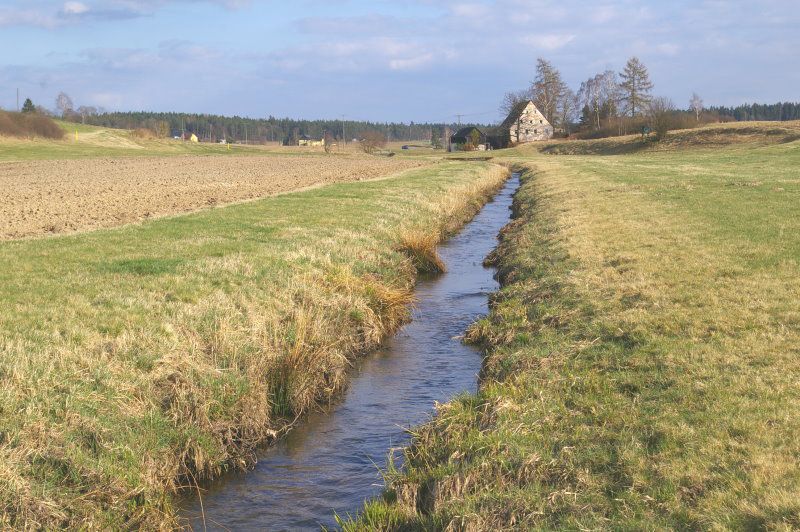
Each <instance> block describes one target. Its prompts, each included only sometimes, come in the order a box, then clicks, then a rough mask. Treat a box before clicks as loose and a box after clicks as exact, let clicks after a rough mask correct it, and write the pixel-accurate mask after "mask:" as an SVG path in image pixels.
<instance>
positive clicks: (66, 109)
mask: <svg viewBox="0 0 800 532" xmlns="http://www.w3.org/2000/svg"><path fill="white" fill-rule="evenodd" d="M72 107H73V104H72V98H70V97H69V94H67V93H65V92H59V93H58V96H57V97H56V109H58V110H59V111H61V116H67V115H68V114H70V113H72Z"/></svg>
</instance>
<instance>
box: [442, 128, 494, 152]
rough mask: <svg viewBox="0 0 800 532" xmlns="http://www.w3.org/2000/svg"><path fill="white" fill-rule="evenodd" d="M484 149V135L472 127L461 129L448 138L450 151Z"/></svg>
mask: <svg viewBox="0 0 800 532" xmlns="http://www.w3.org/2000/svg"><path fill="white" fill-rule="evenodd" d="M485 149H486V135H485V134H484V133H483V131H481V130H480V129H478V128H477V127H474V126H469V127H462V128H461V129H459V130H458V131H456V133H455V134H454V135H453V136H452V137H450V151H472V150H485Z"/></svg>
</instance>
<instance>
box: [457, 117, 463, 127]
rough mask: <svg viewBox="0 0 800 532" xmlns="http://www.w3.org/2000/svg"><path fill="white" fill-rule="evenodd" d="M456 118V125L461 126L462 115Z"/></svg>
mask: <svg viewBox="0 0 800 532" xmlns="http://www.w3.org/2000/svg"><path fill="white" fill-rule="evenodd" d="M456 116H457V117H458V125H459V126H460V125H461V117H462V116H464V115H456Z"/></svg>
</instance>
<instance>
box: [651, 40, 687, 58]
mask: <svg viewBox="0 0 800 532" xmlns="http://www.w3.org/2000/svg"><path fill="white" fill-rule="evenodd" d="M656 50H658V51H659V52H660V53H662V54H664V55H666V56H670V57H673V56H676V55H678V52H679V51H680V50H681V47H680V46H678V45H677V44H674V43H670V42H665V43H661V44H659V45H657V46H656Z"/></svg>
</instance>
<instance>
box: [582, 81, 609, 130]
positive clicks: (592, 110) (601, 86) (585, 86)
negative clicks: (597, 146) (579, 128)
mask: <svg viewBox="0 0 800 532" xmlns="http://www.w3.org/2000/svg"><path fill="white" fill-rule="evenodd" d="M619 92H620V89H619V85H618V84H617V75H616V73H615V72H614V71H613V70H606V71H605V72H603V73H602V74H597V75H596V76H594V77H593V78H589V79H587V80H586V81H584V82H583V83H581V87H580V89H579V90H578V96H577V98H578V102H579V105H581V106H582V107H583V108H584V109H585V110H587V109H588V111H589V114H590V116H591V123H592V126H593V127H594V128H595V129H600V126H601V123H600V120H601V118H607V117H609V116H617V109H618V107H619V103H618V101H619V99H620V93H619ZM586 118H589V117H588V116H587V117H586Z"/></svg>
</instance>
